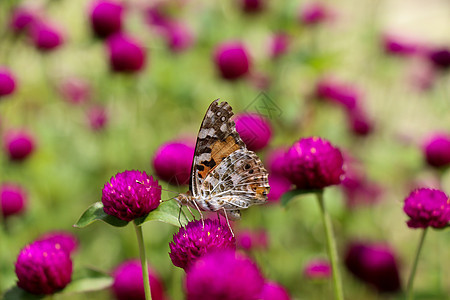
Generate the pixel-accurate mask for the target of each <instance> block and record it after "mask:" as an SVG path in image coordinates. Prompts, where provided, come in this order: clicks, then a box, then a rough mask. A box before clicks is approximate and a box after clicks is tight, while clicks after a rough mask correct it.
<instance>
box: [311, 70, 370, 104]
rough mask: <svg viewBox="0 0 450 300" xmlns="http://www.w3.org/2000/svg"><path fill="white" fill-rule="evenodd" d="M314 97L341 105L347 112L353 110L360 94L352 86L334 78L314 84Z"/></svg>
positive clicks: (324, 79) (323, 79)
mask: <svg viewBox="0 0 450 300" xmlns="http://www.w3.org/2000/svg"><path fill="white" fill-rule="evenodd" d="M315 96H316V97H317V98H319V99H324V100H329V101H332V102H334V103H337V104H339V105H342V106H344V107H345V108H346V109H348V110H353V109H355V107H356V106H357V103H358V101H359V99H360V98H361V93H360V91H359V90H358V89H357V88H356V87H355V86H353V85H350V84H347V83H344V82H341V81H338V80H336V79H334V78H322V79H321V80H319V82H317V84H316V91H315Z"/></svg>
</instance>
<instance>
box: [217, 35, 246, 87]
mask: <svg viewBox="0 0 450 300" xmlns="http://www.w3.org/2000/svg"><path fill="white" fill-rule="evenodd" d="M214 61H215V64H216V67H217V69H218V71H219V73H220V75H221V76H222V78H224V79H226V80H237V79H240V78H242V77H244V76H245V75H247V74H248V72H249V69H250V64H251V62H250V57H249V56H248V54H247V51H246V50H245V47H244V45H243V44H242V43H240V42H225V43H222V44H220V45H219V46H218V47H217V48H216V51H215V54H214Z"/></svg>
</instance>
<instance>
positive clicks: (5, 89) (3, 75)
mask: <svg viewBox="0 0 450 300" xmlns="http://www.w3.org/2000/svg"><path fill="white" fill-rule="evenodd" d="M15 89H16V78H15V76H14V75H13V74H12V73H11V71H9V70H8V69H6V68H4V67H0V99H1V97H3V96H7V95H10V94H12V93H13V92H14V90H15Z"/></svg>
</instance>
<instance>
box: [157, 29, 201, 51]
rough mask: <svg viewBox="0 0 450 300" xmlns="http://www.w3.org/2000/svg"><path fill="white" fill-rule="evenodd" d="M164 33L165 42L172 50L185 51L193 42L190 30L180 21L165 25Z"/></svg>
mask: <svg viewBox="0 0 450 300" xmlns="http://www.w3.org/2000/svg"><path fill="white" fill-rule="evenodd" d="M164 33H165V34H164V37H165V39H166V43H167V45H168V46H169V49H170V50H171V51H172V52H175V53H179V52H182V51H185V50H187V49H188V48H189V47H191V46H192V44H193V43H194V37H193V34H192V32H191V30H190V29H189V27H188V26H187V25H186V24H183V23H181V22H171V23H170V25H168V26H167V27H165V30H164Z"/></svg>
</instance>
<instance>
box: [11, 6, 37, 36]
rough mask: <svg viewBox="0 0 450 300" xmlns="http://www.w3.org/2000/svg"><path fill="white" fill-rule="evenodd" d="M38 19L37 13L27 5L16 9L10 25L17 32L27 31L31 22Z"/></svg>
mask: <svg viewBox="0 0 450 300" xmlns="http://www.w3.org/2000/svg"><path fill="white" fill-rule="evenodd" d="M36 19H37V13H36V12H35V11H33V10H31V9H29V8H27V7H17V8H16V9H14V11H13V13H12V15H11V19H10V22H9V27H10V28H11V30H12V31H13V32H14V33H15V34H20V33H24V32H26V31H27V30H28V29H29V28H30V26H31V24H33V22H35V21H36Z"/></svg>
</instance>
